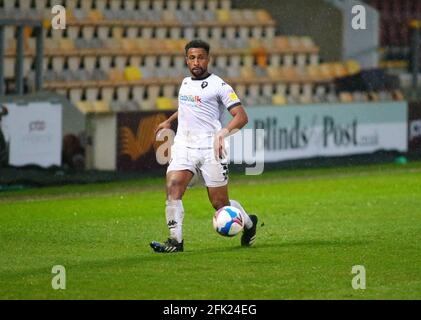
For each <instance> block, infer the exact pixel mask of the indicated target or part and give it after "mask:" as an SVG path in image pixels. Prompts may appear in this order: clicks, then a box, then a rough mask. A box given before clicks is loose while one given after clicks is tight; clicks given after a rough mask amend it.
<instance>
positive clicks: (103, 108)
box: [92, 100, 111, 112]
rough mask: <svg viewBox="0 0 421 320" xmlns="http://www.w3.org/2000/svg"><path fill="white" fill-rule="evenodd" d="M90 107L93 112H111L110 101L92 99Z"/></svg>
mask: <svg viewBox="0 0 421 320" xmlns="http://www.w3.org/2000/svg"><path fill="white" fill-rule="evenodd" d="M92 107H93V109H94V111H95V112H111V108H110V103H109V102H108V101H102V100H100V101H94V102H92Z"/></svg>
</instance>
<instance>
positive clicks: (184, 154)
mask: <svg viewBox="0 0 421 320" xmlns="http://www.w3.org/2000/svg"><path fill="white" fill-rule="evenodd" d="M181 170H189V171H191V172H192V173H193V174H194V175H195V176H194V177H193V179H192V180H195V179H197V178H199V179H203V182H204V184H205V185H206V186H207V187H210V188H216V187H222V186H225V185H227V183H228V161H227V160H226V159H221V160H219V161H216V159H215V154H214V150H213V148H190V147H187V146H185V145H183V144H178V143H174V144H173V145H172V147H171V160H170V162H169V166H168V169H167V173H168V172H170V171H181Z"/></svg>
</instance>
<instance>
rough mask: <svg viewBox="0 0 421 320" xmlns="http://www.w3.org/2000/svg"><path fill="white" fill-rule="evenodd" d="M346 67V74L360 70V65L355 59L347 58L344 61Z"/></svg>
mask: <svg viewBox="0 0 421 320" xmlns="http://www.w3.org/2000/svg"><path fill="white" fill-rule="evenodd" d="M345 65H346V68H347V69H348V74H349V75H353V74H356V73H358V72H360V71H361V65H360V63H359V62H358V61H356V60H349V61H347V62H346V63H345Z"/></svg>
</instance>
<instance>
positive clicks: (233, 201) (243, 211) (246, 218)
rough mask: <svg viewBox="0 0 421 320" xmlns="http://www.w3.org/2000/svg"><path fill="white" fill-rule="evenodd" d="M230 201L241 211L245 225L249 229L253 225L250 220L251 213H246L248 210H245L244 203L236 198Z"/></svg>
mask: <svg viewBox="0 0 421 320" xmlns="http://www.w3.org/2000/svg"><path fill="white" fill-rule="evenodd" d="M230 203H231V205H232V206H233V207H235V208H237V209H239V210H240V211H241V216H242V217H243V221H244V226H245V227H246V228H247V229H250V228H251V227H253V222H252V221H251V220H250V217H249V215H248V214H247V213H246V210H244V208H243V207H242V205H241V204H240V203H239V202H238V201H235V200H230Z"/></svg>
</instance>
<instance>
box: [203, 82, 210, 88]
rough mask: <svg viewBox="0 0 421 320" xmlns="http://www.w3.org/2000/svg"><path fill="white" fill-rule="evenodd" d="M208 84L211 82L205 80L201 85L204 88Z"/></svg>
mask: <svg viewBox="0 0 421 320" xmlns="http://www.w3.org/2000/svg"><path fill="white" fill-rule="evenodd" d="M208 84H209V83H208V82H207V81H203V82H202V85H201V87H202V89H205V88H206V87H207V86H208Z"/></svg>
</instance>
